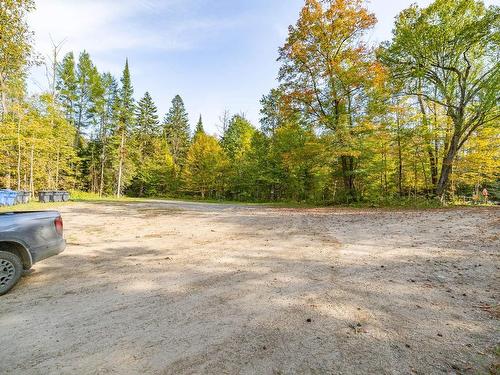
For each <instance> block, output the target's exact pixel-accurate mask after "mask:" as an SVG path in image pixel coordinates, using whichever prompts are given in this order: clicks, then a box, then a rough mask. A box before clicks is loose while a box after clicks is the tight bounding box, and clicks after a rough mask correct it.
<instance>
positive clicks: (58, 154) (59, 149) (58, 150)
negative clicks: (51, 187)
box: [56, 146, 61, 190]
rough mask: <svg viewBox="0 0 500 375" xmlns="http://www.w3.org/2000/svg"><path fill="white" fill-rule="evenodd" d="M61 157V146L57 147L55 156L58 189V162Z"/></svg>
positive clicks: (57, 186)
mask: <svg viewBox="0 0 500 375" xmlns="http://www.w3.org/2000/svg"><path fill="white" fill-rule="evenodd" d="M60 159H61V147H60V146H58V147H57V156H56V189H57V190H59V162H60Z"/></svg>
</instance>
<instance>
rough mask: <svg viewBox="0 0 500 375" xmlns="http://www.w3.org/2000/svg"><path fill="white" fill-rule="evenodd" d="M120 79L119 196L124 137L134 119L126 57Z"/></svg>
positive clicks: (121, 180) (122, 167)
mask: <svg viewBox="0 0 500 375" xmlns="http://www.w3.org/2000/svg"><path fill="white" fill-rule="evenodd" d="M120 81H121V88H120V96H119V109H118V133H119V137H120V146H119V149H118V178H117V187H116V195H117V197H120V196H121V194H122V189H123V169H124V163H125V157H126V138H127V134H128V131H130V128H131V126H132V124H133V119H134V98H133V95H134V89H133V88H132V82H131V79H130V71H129V67H128V59H127V60H126V61H125V68H124V69H123V75H122V78H121V80H120Z"/></svg>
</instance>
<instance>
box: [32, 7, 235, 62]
mask: <svg viewBox="0 0 500 375" xmlns="http://www.w3.org/2000/svg"><path fill="white" fill-rule="evenodd" d="M193 1H194V0H189V1H186V0H184V1H181V0H163V1H160V0H120V1H119V0H43V1H38V2H37V10H36V11H35V12H34V13H32V14H31V15H30V17H29V23H30V26H31V28H32V29H33V30H34V31H35V35H36V45H37V49H38V50H39V51H40V52H43V53H46V52H47V51H49V50H50V48H51V42H50V39H51V38H52V40H54V41H56V42H59V41H62V40H65V43H64V44H65V49H67V50H82V49H85V48H87V49H89V48H90V49H91V50H92V52H94V53H99V52H110V51H116V50H127V49H138V48H144V49H156V50H163V51H172V50H186V49H191V48H193V47H194V46H196V44H197V43H198V42H199V40H201V39H202V38H203V37H204V36H206V35H207V33H210V32H213V31H218V30H222V29H224V28H227V27H230V26H231V25H232V24H234V23H232V22H225V21H215V20H207V19H203V17H201V19H200V17H191V18H188V17H189V14H186V12H185V10H186V9H187V8H188V6H189V3H192V2H193ZM170 10H171V11H172V12H169V11H170ZM173 12H175V13H176V14H180V15H181V16H180V17H167V19H165V20H164V21H163V22H161V23H160V22H158V20H156V21H157V22H154V21H155V16H157V15H158V14H160V13H162V14H163V15H169V14H170V15H171V16H172V13H173Z"/></svg>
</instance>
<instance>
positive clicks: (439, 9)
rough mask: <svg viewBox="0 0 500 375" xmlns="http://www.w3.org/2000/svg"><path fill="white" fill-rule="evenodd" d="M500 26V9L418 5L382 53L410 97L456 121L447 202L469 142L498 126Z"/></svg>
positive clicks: (445, 178) (439, 1) (462, 2)
mask: <svg viewBox="0 0 500 375" xmlns="http://www.w3.org/2000/svg"><path fill="white" fill-rule="evenodd" d="M499 22H500V11H499V7H495V6H492V7H490V8H486V7H485V6H484V4H483V3H482V2H480V1H475V0H436V1H434V2H433V3H432V4H431V5H430V6H428V7H427V8H423V9H422V8H419V7H418V6H416V5H413V6H411V7H410V8H408V9H406V10H405V11H403V12H402V13H401V14H400V15H399V16H398V18H397V20H396V27H395V29H394V31H393V34H394V35H393V39H392V41H391V42H389V43H387V44H385V45H384V47H383V49H382V50H381V58H382V60H383V61H384V62H385V63H386V64H387V66H388V67H389V68H390V69H391V71H392V73H393V75H394V77H395V78H397V79H400V80H401V81H402V84H403V85H404V90H405V92H406V93H407V94H409V95H413V96H415V97H417V98H418V99H419V100H420V103H422V102H423V100H425V101H427V102H430V103H432V104H434V105H436V106H437V107H441V108H442V110H443V112H444V113H445V114H446V116H447V117H448V118H449V120H450V124H451V126H450V127H449V128H447V133H448V134H447V136H446V137H445V139H444V149H445V152H444V154H443V159H442V161H441V170H440V175H439V179H438V181H437V185H436V193H437V194H438V195H439V196H441V197H442V196H443V195H444V194H445V192H446V187H447V185H448V182H449V178H450V175H451V172H452V170H453V164H454V161H455V159H456V156H457V153H458V151H459V150H460V149H461V148H462V147H463V146H464V144H465V143H466V142H467V140H468V139H469V137H470V136H471V135H472V134H474V132H476V131H477V130H478V129H479V128H481V127H483V126H488V125H494V124H496V125H498V119H499V118H500V111H499V106H498V100H499V97H498V87H499V85H500V63H499V62H498V61H499V60H498V57H499V56H498V51H499V43H500V38H499V35H500V34H499ZM421 106H422V108H423V107H424V106H423V104H421ZM424 115H425V113H424ZM424 121H425V119H424Z"/></svg>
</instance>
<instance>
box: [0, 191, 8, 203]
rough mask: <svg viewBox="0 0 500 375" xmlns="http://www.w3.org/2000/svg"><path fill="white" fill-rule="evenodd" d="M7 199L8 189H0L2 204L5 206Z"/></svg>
mask: <svg viewBox="0 0 500 375" xmlns="http://www.w3.org/2000/svg"><path fill="white" fill-rule="evenodd" d="M6 200H7V191H6V190H5V189H1V190H0V206H5V204H6V203H5V202H6Z"/></svg>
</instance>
